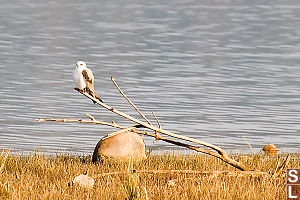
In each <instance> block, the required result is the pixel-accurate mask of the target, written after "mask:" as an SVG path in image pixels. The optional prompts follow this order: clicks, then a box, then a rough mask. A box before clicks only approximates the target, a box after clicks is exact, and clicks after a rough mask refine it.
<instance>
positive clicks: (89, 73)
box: [82, 69, 94, 90]
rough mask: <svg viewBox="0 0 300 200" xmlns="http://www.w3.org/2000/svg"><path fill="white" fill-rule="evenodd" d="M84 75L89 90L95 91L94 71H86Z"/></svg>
mask: <svg viewBox="0 0 300 200" xmlns="http://www.w3.org/2000/svg"><path fill="white" fill-rule="evenodd" d="M82 75H83V78H84V81H85V83H86V86H87V87H88V88H89V89H91V90H94V76H93V72H92V70H90V69H84V70H83V71H82Z"/></svg>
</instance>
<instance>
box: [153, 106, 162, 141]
mask: <svg viewBox="0 0 300 200" xmlns="http://www.w3.org/2000/svg"><path fill="white" fill-rule="evenodd" d="M152 115H153V116H154V118H155V119H156V121H157V124H158V128H159V129H160V128H161V126H160V123H159V120H158V119H157V117H156V115H155V114H154V112H153V110H152ZM155 135H156V139H155V140H154V141H153V143H155V142H157V141H158V140H159V139H160V138H161V135H160V134H159V133H158V132H157V131H155Z"/></svg>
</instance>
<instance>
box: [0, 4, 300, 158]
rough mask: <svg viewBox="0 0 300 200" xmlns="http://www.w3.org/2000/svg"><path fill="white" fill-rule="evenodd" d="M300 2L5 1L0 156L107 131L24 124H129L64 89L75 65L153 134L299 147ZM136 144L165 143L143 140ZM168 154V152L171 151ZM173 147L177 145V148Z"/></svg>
mask: <svg viewBox="0 0 300 200" xmlns="http://www.w3.org/2000/svg"><path fill="white" fill-rule="evenodd" d="M299 19H300V2H299V1H298V0H297V1H296V0H294V1H293V0H292V1H290V0H289V1H287V0H286V1H246V0H244V1H242V0H237V1H231V0H227V1H226V0H225V1H223V0H222V1H221V0H220V1H210V0H207V1H198V0H191V1H181V0H180V1H179V0H172V1H171V0H170V1H158V0H154V1H134V0H133V1H117V0H112V1H93V0H87V1H84V2H82V1H78V0H62V1H38V0H28V1H8V0H4V1H2V3H1V7H0V59H1V62H0V81H1V89H0V112H1V115H0V149H5V148H11V150H12V151H17V152H24V153H29V152H33V151H34V150H35V149H38V150H41V151H43V152H46V153H50V154H51V153H56V152H68V153H71V154H91V153H92V152H93V149H94V147H95V145H96V143H97V142H98V140H99V139H100V138H101V137H103V136H104V135H105V134H107V133H109V132H112V131H114V130H115V129H113V128H109V127H106V126H101V125H85V124H78V123H59V122H57V123H56V122H34V118H73V119H85V118H86V117H85V114H86V113H88V114H90V115H92V116H94V117H95V118H96V119H97V120H103V121H108V122H110V121H111V120H114V121H115V122H116V123H118V124H121V125H126V126H130V125H131V124H132V123H130V122H127V121H126V120H124V119H122V118H120V117H118V116H115V115H113V114H112V113H110V112H109V111H106V110H104V109H103V108H102V107H97V106H95V105H94V104H93V103H92V102H91V101H90V100H89V99H87V98H85V97H84V96H82V95H80V94H79V93H77V92H76V91H75V90H74V89H73V88H74V84H73V70H74V68H75V64H76V62H77V61H78V60H84V61H86V63H87V65H88V66H89V67H90V68H91V69H92V70H93V72H94V76H95V77H96V81H95V89H96V92H97V93H98V94H99V96H100V97H101V98H102V99H103V100H104V101H105V102H106V103H107V104H109V105H111V106H113V107H115V108H117V109H119V110H120V111H123V112H126V113H128V114H130V115H132V116H135V117H139V116H138V115H137V114H136V112H135V111H134V110H133V109H132V108H131V107H130V106H129V105H128V103H127V101H126V100H125V99H124V98H122V96H121V95H120V94H119V92H118V91H117V90H116V88H115V87H114V85H113V83H112V82H111V80H110V77H111V76H116V77H117V79H116V80H117V82H118V84H119V86H120V87H121V88H122V89H123V91H124V92H125V93H126V95H127V96H128V97H129V98H130V99H131V100H132V101H133V102H134V103H135V104H136V105H137V106H138V107H139V108H140V110H142V111H143V113H144V114H145V115H146V116H148V117H149V119H150V120H151V121H152V122H153V124H156V122H155V119H154V118H153V116H152V114H151V110H154V112H155V114H156V116H157V117H158V118H159V120H160V123H161V125H162V128H163V129H166V130H170V131H173V132H175V133H178V134H181V135H185V136H189V137H193V138H196V139H200V140H203V141H206V142H210V143H213V144H216V145H220V146H222V147H224V148H226V149H227V152H230V151H245V152H247V151H249V148H248V146H247V143H246V141H245V140H244V139H243V137H245V138H246V139H247V140H248V141H249V143H250V144H251V145H252V147H253V148H254V150H255V152H258V151H259V149H260V148H261V146H263V145H266V144H269V143H274V144H275V145H276V146H278V147H279V148H280V149H281V152H299V149H300V20H299ZM152 141H153V139H152V138H148V137H145V142H146V145H147V148H148V149H154V150H155V151H157V150H165V149H170V148H174V146H172V145H169V144H166V143H164V142H161V141H159V142H157V143H155V144H153V143H152ZM175 149H176V147H175ZM177 150H183V149H182V148H177Z"/></svg>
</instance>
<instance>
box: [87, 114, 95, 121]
mask: <svg viewBox="0 0 300 200" xmlns="http://www.w3.org/2000/svg"><path fill="white" fill-rule="evenodd" d="M85 116H87V117H88V118H90V119H91V120H92V121H96V120H95V118H94V117H93V116H91V115H89V114H85Z"/></svg>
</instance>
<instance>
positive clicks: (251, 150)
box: [242, 136, 254, 155]
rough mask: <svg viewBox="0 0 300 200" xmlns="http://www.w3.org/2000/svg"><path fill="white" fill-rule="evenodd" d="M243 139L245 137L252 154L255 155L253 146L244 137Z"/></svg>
mask: <svg viewBox="0 0 300 200" xmlns="http://www.w3.org/2000/svg"><path fill="white" fill-rule="evenodd" d="M242 137H243V138H244V140H245V141H246V142H247V144H248V146H249V147H250V149H251V151H252V154H253V155H254V151H253V149H252V146H251V144H250V143H249V142H248V140H247V139H246V138H245V137H244V136H242Z"/></svg>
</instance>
